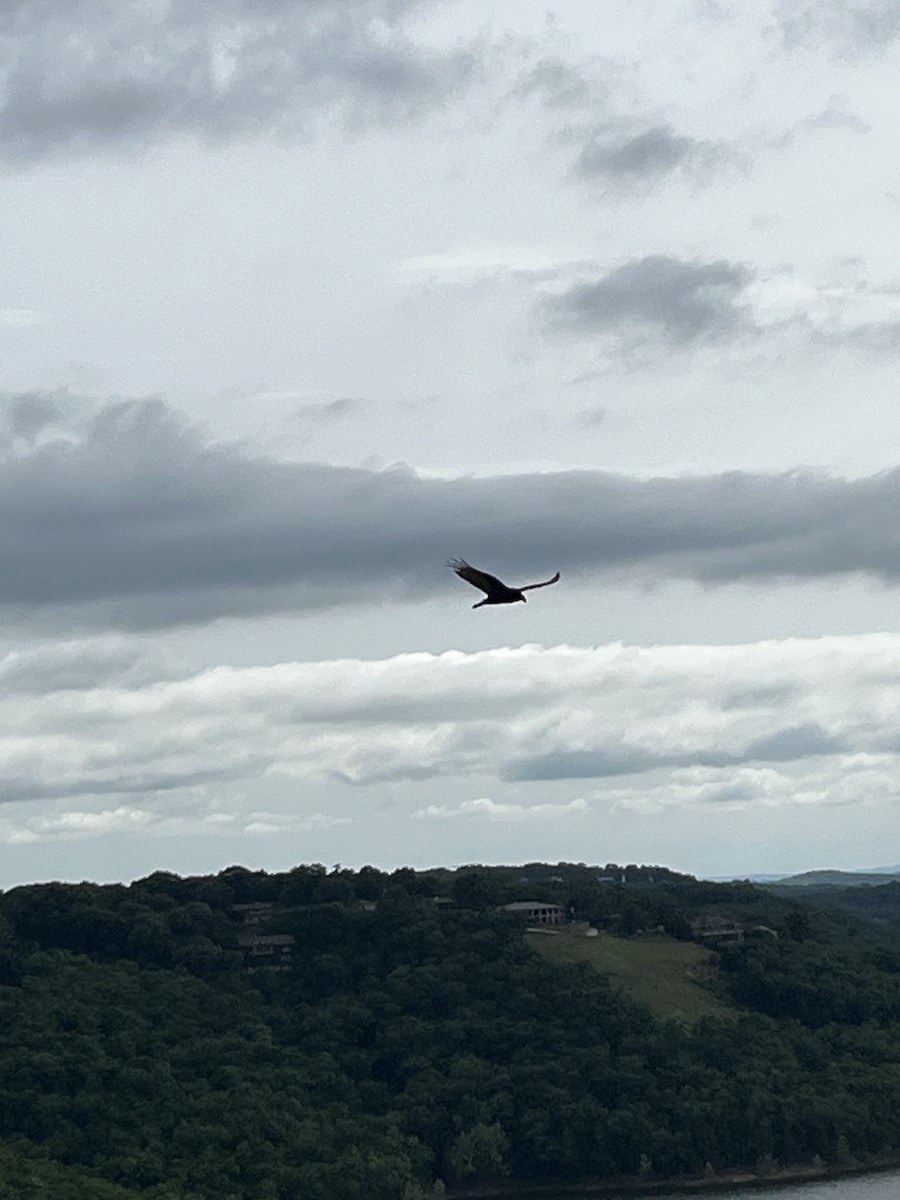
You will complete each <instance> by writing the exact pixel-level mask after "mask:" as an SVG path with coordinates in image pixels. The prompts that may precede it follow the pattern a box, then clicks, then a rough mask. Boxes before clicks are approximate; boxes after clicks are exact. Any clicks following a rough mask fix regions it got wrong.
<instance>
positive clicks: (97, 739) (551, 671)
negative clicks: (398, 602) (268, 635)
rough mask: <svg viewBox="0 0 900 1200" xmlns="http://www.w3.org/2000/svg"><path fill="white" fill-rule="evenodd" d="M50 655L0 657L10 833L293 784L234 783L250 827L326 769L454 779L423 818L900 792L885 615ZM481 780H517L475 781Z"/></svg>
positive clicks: (213, 816)
mask: <svg viewBox="0 0 900 1200" xmlns="http://www.w3.org/2000/svg"><path fill="white" fill-rule="evenodd" d="M129 655H130V657H131V661H130V662H129V661H128V660H129ZM47 656H48V655H47V649H46V648H42V649H38V650H34V651H26V652H20V653H19V654H17V655H15V656H12V657H9V658H7V659H6V660H5V661H4V662H2V663H0V676H2V678H3V679H4V680H9V679H11V678H12V679H14V680H16V681H17V690H16V691H13V690H9V691H7V690H6V689H4V690H3V692H2V693H0V729H2V734H0V764H2V766H0V801H2V802H3V804H4V805H6V806H7V809H6V810H4V811H5V814H6V815H4V816H3V817H2V822H0V837H3V838H5V839H6V840H9V839H10V838H13V839H18V840H22V839H23V838H24V839H25V840H29V838H30V837H38V836H45V835H46V836H51V835H53V836H55V835H59V836H63V835H65V836H69V835H73V834H74V833H78V832H84V833H90V832H98V831H99V832H102V831H103V828H105V827H106V825H108V826H109V827H110V828H115V829H121V828H137V827H139V826H144V825H146V826H147V827H148V828H149V827H150V826H151V825H152V826H153V827H156V826H160V827H161V830H160V831H161V832H166V831H167V830H170V828H171V827H172V822H176V825H177V822H179V821H181V822H182V826H178V828H182V827H184V825H183V823H184V822H189V821H191V820H193V822H194V824H195V825H196V824H197V823H198V822H199V823H200V824H201V825H202V824H203V823H207V824H209V823H212V824H213V825H215V824H218V825H220V826H223V827H224V826H227V825H228V824H229V823H233V822H234V821H235V819H236V818H235V815H234V814H233V813H231V814H229V810H228V808H227V805H217V804H216V803H212V802H211V801H210V796H212V797H223V796H225V795H227V792H226V791H225V790H224V789H226V788H227V787H228V786H230V785H234V784H235V783H242V784H243V785H244V786H245V787H246V788H249V789H250V791H251V793H252V792H253V790H254V789H258V786H259V784H260V781H262V780H266V781H268V786H269V787H270V788H271V786H272V784H273V782H274V783H277V781H279V780H280V781H282V785H283V789H287V791H288V792H289V794H291V795H295V796H299V797H301V801H300V802H299V804H298V805H297V806H296V807H295V808H294V809H293V815H291V816H289V817H287V818H286V817H284V815H283V814H282V816H280V817H279V816H277V815H275V814H269V815H268V816H266V815H265V813H260V812H251V813H250V816H249V817H248V816H247V815H246V810H247V808H248V807H250V808H254V809H255V808H256V807H257V806H258V803H259V801H257V804H256V805H250V806H248V805H247V804H246V803H245V804H244V810H245V811H244V818H243V820H244V824H246V821H248V820H249V821H251V823H254V822H255V823H256V826H257V827H258V828H257V830H256V831H257V832H260V831H263V827H267V828H270V829H278V828H279V827H280V825H279V822H280V823H281V825H283V824H284V821H285V820H287V821H288V822H289V823H290V822H293V824H294V827H300V824H298V823H301V824H302V822H304V821H309V820H312V819H313V817H312V816H311V815H310V813H309V811H308V809H307V807H306V804H305V803H304V802H303V800H302V797H304V795H305V794H306V793H307V792H308V791H309V789H310V788H314V787H316V786H321V785H324V784H328V783H329V781H330V782H332V783H337V784H343V785H348V784H349V785H351V786H352V788H353V789H354V790H355V791H357V793H358V795H359V797H360V803H368V801H366V800H364V796H365V795H366V794H367V789H368V788H370V787H373V786H374V785H379V784H384V783H385V782H390V783H403V782H404V781H405V782H416V781H427V780H442V779H443V780H453V781H454V782H453V788H454V792H455V794H456V795H458V793H459V791H460V790H461V791H462V792H463V796H464V799H462V800H459V799H456V800H451V801H445V802H443V803H438V804H430V805H427V806H425V807H421V806H420V807H417V808H414V809H413V810H412V811H410V812H409V814H408V815H409V816H410V817H415V818H417V819H421V820H453V819H458V818H464V817H467V818H472V819H488V820H491V821H516V822H518V821H525V820H528V821H530V820H541V819H548V820H552V819H554V817H557V816H560V815H563V814H565V815H568V816H572V815H577V814H586V813H588V811H589V809H590V808H591V806H596V805H600V806H608V805H610V804H614V805H623V806H625V807H632V808H635V809H638V810H644V809H646V808H647V807H648V806H649V807H651V808H653V807H656V808H659V807H672V806H676V807H678V806H685V805H693V806H697V805H706V804H716V805H722V804H729V805H754V804H763V805H767V806H771V805H780V804H795V803H799V804H827V805H840V804H846V803H860V804H863V803H867V802H873V803H875V802H878V803H896V802H897V800H898V797H900V737H898V734H897V730H896V722H895V714H896V711H897V706H898V704H900V636H896V635H886V634H881V635H868V636H863V637H855V638H852V637H842V638H839V637H836V638H819V639H809V640H790V641H787V642H761V643H756V644H749V645H737V646H668V647H649V648H641V647H633V646H623V645H620V644H613V645H607V646H601V647H593V648H591V647H572V646H557V647H553V648H550V649H544V648H542V647H539V646H524V647H521V648H519V649H497V650H487V651H481V652H478V653H474V654H463V653H461V652H457V651H453V652H447V653H444V654H440V655H433V654H425V653H420V654H406V655H400V656H397V657H394V658H390V659H385V660H380V661H365V660H358V659H348V660H334V661H326V662H295V663H283V664H279V665H277V666H273V667H265V668H260V667H255V668H234V667H216V668H214V669H212V670H207V671H203V672H200V673H194V674H189V675H188V674H184V673H179V672H178V671H177V670H176V669H174V668H173V666H172V664H170V663H166V662H164V661H162V660H158V661H157V662H156V663H155V664H154V663H153V662H152V661H151V659H150V658H148V656H147V652H146V647H145V646H144V645H143V643H142V642H141V641H140V640H139V639H137V640H135V641H133V642H129V641H122V640H117V641H108V640H101V641H99V642H92V641H88V642H84V643H72V644H69V645H67V646H63V647H60V648H59V652H58V657H59V660H60V663H61V668H60V670H59V671H58V672H57V673H56V674H55V675H54V674H53V673H52V672H49V671H48V668H47ZM23 693H26V694H28V696H29V701H28V703H27V704H23V702H22V695H23ZM561 785H568V787H567V790H565V791H564V792H563V793H560V792H559V791H555V792H554V791H548V789H550V788H559V787H560V786H561ZM573 786H574V787H576V788H578V789H580V790H579V791H577V792H576V793H575V794H574V795H573V794H572V790H571V789H572V787H573ZM492 787H495V788H497V789H507V794H506V795H505V796H501V797H499V798H497V799H494V798H492V797H488V796H485V795H484V789H485V788H492ZM511 787H514V790H513V792H512V793H510V792H509V789H510V788H511ZM585 788H587V794H586V793H585V790H584V789H585ZM476 789H477V790H476ZM515 789H518V790H517V791H516V790H515ZM376 790H377V787H376ZM467 790H468V791H469V797H465V793H466V791H467ZM472 792H474V793H475V796H478V797H479V798H478V799H474V798H470V797H471V796H472ZM39 801H52V802H55V803H56V808H55V809H53V810H52V811H50V812H49V813H48V811H47V808H46V805H41V804H38V803H36V802H39ZM32 807H33V808H34V810H35V813H36V815H34V816H30V815H29V810H30V809H31V808H32ZM78 813H84V814H86V815H85V816H84V818H83V819H82V818H79V817H78V816H77V814H78ZM104 814H105V815H104ZM325 819H326V818H324V817H322V816H321V815H320V816H318V817H315V820H316V821H317V822H321V821H322V820H325ZM327 819H330V820H332V821H335V820H346V819H348V818H347V817H346V816H344V817H337V816H335V815H334V814H332V816H331V817H330V818H327ZM104 822H105V823H106V825H104ZM241 827H242V828H243V825H242V826H241Z"/></svg>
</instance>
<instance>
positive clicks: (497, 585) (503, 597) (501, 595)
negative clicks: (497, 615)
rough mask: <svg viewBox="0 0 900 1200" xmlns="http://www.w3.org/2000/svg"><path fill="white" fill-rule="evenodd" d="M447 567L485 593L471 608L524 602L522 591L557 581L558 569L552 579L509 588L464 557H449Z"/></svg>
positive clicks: (530, 590) (529, 590) (546, 585)
mask: <svg viewBox="0 0 900 1200" xmlns="http://www.w3.org/2000/svg"><path fill="white" fill-rule="evenodd" d="M447 566H448V567H452V568H453V570H454V571H455V572H456V573H457V575H458V576H459V577H460V579H464V580H465V581H466V583H471V584H472V586H473V587H477V588H481V590H482V591H483V592H485V593H486V595H485V598H484V599H483V600H479V601H478V603H477V604H473V605H472V607H473V608H481V606H482V604H515V603H516V601H517V600H521V601H522V603H523V604H524V603H525V602H526V598H525V596H523V595H522V593H523V592H532V591H534V589H535V588H541V587H548V586H549V585H550V584H551V583H558V582H559V571H557V572H556V574H555V575H554V576H553V578H552V579H545V580H544V582H543V583H529V584H526V585H525V587H520V588H511V587H507V586H506V584H505V583H501V582H500V580H499V579H497V577H496V576H495V575H488V573H487V571H479V570H478V568H477V567H470V566H469V564H468V563H467V562H466V560H465V559H464V558H451V559H450V561H449V562H448V563H447Z"/></svg>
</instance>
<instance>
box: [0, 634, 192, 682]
mask: <svg viewBox="0 0 900 1200" xmlns="http://www.w3.org/2000/svg"><path fill="white" fill-rule="evenodd" d="M177 677H178V672H176V671H175V670H174V668H173V665H172V664H171V663H170V662H169V661H168V659H167V657H166V655H165V654H164V652H163V651H162V649H161V648H160V647H159V645H153V646H143V645H142V646H141V647H140V648H137V647H136V646H135V645H134V644H133V643H131V642H127V641H125V640H123V639H120V638H115V637H110V638H106V639H103V638H98V639H96V640H94V641H92V642H87V643H85V642H71V643H66V642H56V643H53V644H51V645H48V646H36V647H33V648H31V649H28V650H17V651H13V652H11V653H10V654H8V655H7V656H6V657H5V658H4V659H2V660H0V689H2V691H3V692H4V694H6V695H11V694H18V695H33V696H43V695H47V694H48V693H51V692H61V691H74V692H82V691H90V690H92V689H93V688H98V687H118V688H123V689H125V688H139V687H144V686H146V685H148V684H151V683H158V682H160V681H162V680H164V679H165V680H172V679H175V678H177Z"/></svg>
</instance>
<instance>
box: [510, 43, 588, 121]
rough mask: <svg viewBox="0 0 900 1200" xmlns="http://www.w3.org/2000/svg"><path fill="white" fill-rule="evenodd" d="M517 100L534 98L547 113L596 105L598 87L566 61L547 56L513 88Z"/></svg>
mask: <svg viewBox="0 0 900 1200" xmlns="http://www.w3.org/2000/svg"><path fill="white" fill-rule="evenodd" d="M516 92H517V94H518V95H520V96H537V97H538V98H539V99H540V100H541V102H542V103H543V104H544V105H545V106H546V107H547V108H550V109H555V108H563V109H565V108H581V107H585V106H590V105H593V104H595V103H597V85H596V84H593V83H590V82H588V80H587V78H586V77H585V76H584V74H582V72H581V71H580V70H579V69H578V68H577V67H576V66H574V65H573V64H572V63H569V62H566V61H565V59H562V58H558V57H555V56H550V57H548V58H542V59H541V60H540V62H538V63H536V64H535V65H534V66H533V67H532V68H531V70H530V71H529V72H528V73H527V75H526V76H525V77H524V79H522V80H521V81H520V83H519V84H518V86H517V87H516Z"/></svg>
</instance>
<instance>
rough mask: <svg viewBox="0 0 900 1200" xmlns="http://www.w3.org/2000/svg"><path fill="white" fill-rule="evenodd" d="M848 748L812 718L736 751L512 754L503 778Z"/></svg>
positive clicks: (727, 763) (719, 763) (577, 775)
mask: <svg viewBox="0 0 900 1200" xmlns="http://www.w3.org/2000/svg"><path fill="white" fill-rule="evenodd" d="M847 749H848V743H847V740H846V739H845V738H841V737H834V736H832V735H831V734H829V733H827V732H826V731H825V730H824V729H823V728H822V727H821V726H820V725H816V724H814V723H809V724H806V725H796V726H791V727H789V728H786V729H779V730H777V731H776V732H775V733H769V734H766V735H765V736H764V737H760V738H755V739H752V740H751V741H749V742H748V743H747V744H746V745H745V746H744V747H743V748H741V749H738V750H731V751H724V750H717V749H713V748H712V747H703V748H702V749H697V750H691V751H684V752H678V751H674V752H673V751H667V752H664V753H652V752H650V751H648V750H645V749H642V748H640V747H637V746H619V747H616V748H614V749H609V750H576V751H564V750H554V751H552V752H550V753H547V754H535V755H532V756H529V757H525V758H517V759H514V760H512V761H511V762H509V763H507V764H506V766H505V768H504V769H503V772H502V778H504V779H507V780H510V781H515V782H526V781H540V780H543V781H546V782H549V781H550V780H555V779H608V778H611V777H614V776H617V775H637V774H642V773H643V772H645V771H653V770H658V769H660V768H671V767H686V766H702V767H737V766H742V765H744V764H746V763H753V762H762V763H790V762H797V761H799V760H801V759H805V758H817V757H821V756H823V755H830V754H840V753H842V752H843V751H845V750H847Z"/></svg>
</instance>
